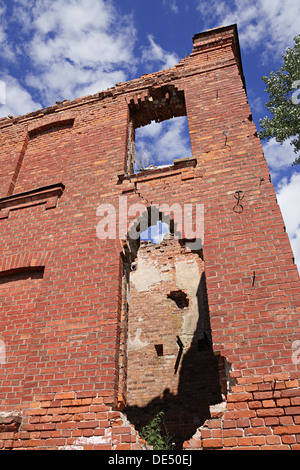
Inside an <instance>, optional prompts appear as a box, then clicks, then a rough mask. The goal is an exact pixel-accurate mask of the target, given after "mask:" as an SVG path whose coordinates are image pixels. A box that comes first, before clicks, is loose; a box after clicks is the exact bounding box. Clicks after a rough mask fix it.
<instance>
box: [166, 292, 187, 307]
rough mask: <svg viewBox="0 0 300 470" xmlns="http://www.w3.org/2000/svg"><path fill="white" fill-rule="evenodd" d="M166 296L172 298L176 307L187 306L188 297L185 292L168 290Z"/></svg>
mask: <svg viewBox="0 0 300 470" xmlns="http://www.w3.org/2000/svg"><path fill="white" fill-rule="evenodd" d="M167 298H168V299H171V300H173V301H174V302H175V304H176V305H177V307H178V308H180V309H182V308H186V307H188V306H189V298H188V296H187V295H186V293H185V292H183V291H182V290H175V291H172V292H170V293H169V294H168V295H167Z"/></svg>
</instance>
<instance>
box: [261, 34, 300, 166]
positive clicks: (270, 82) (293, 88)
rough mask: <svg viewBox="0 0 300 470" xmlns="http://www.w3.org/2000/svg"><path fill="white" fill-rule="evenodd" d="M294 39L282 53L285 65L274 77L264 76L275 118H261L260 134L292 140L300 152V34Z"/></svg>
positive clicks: (271, 109)
mask: <svg viewBox="0 0 300 470" xmlns="http://www.w3.org/2000/svg"><path fill="white" fill-rule="evenodd" d="M294 41H295V45H294V47H293V48H288V49H286V51H285V53H284V54H283V55H282V58H283V65H282V67H281V68H280V69H279V71H278V72H277V73H275V72H271V73H270V77H262V80H263V81H264V82H265V84H266V86H267V87H266V90H265V91H266V92H268V93H269V97H270V99H269V101H267V103H266V108H267V110H268V111H269V112H270V113H271V114H272V117H265V118H264V119H261V120H260V121H259V123H260V126H261V131H260V132H259V137H260V138H261V139H265V140H267V141H268V140H269V139H271V138H272V137H274V138H275V139H276V141H277V142H279V143H281V144H282V143H283V142H284V141H285V140H286V139H291V145H292V146H293V147H294V152H295V153H297V152H299V151H300V137H299V129H300V99H299V98H300V35H299V36H296V37H295V38H294ZM296 164H300V156H298V157H296V159H295V161H294V163H293V165H296Z"/></svg>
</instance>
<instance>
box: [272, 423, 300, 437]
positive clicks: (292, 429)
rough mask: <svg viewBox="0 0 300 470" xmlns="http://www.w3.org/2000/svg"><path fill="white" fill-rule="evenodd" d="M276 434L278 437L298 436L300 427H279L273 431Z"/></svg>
mask: <svg viewBox="0 0 300 470" xmlns="http://www.w3.org/2000/svg"><path fill="white" fill-rule="evenodd" d="M273 432H274V434H276V435H280V436H282V435H284V434H298V433H300V425H294V426H278V427H276V428H274V430H273Z"/></svg>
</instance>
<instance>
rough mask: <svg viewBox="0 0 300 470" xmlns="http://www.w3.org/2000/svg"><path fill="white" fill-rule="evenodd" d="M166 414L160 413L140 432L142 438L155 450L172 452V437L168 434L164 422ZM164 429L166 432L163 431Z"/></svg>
mask: <svg viewBox="0 0 300 470" xmlns="http://www.w3.org/2000/svg"><path fill="white" fill-rule="evenodd" d="M163 417H164V412H163V411H160V412H159V413H157V415H155V416H154V418H153V419H152V420H151V421H150V422H149V423H148V424H146V426H144V427H143V428H142V429H141V431H140V436H141V437H142V439H145V441H147V443H148V444H149V445H151V446H153V450H172V448H173V445H172V442H171V439H172V436H170V434H169V433H168V430H167V428H166V425H165V423H164V421H163ZM162 428H163V429H164V431H163V430H162Z"/></svg>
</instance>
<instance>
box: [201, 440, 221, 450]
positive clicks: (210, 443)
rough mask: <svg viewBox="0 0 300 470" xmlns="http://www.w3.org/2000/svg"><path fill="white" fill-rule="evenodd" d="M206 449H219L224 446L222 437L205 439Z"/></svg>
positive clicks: (204, 445)
mask: <svg viewBox="0 0 300 470" xmlns="http://www.w3.org/2000/svg"><path fill="white" fill-rule="evenodd" d="M203 447H204V449H207V448H209V449H217V448H222V447H223V442H222V439H205V440H204V441H203Z"/></svg>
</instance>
